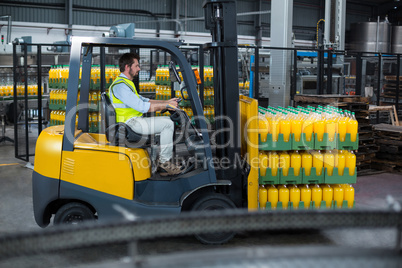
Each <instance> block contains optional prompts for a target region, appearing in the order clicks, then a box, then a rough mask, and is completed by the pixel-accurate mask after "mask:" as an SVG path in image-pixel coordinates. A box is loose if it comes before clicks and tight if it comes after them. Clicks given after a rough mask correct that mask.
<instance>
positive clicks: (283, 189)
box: [279, 185, 289, 209]
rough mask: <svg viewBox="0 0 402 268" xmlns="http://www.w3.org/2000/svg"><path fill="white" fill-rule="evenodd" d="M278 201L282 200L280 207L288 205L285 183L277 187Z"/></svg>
mask: <svg viewBox="0 0 402 268" xmlns="http://www.w3.org/2000/svg"><path fill="white" fill-rule="evenodd" d="M279 202H282V208H283V209H287V208H288V206H289V189H288V188H287V187H286V185H283V186H282V187H280V188H279Z"/></svg>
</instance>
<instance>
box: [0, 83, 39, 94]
mask: <svg viewBox="0 0 402 268" xmlns="http://www.w3.org/2000/svg"><path fill="white" fill-rule="evenodd" d="M41 90H42V94H43V87H42V88H41ZM27 95H28V96H37V95H38V85H37V84H32V83H30V84H28V88H27ZM12 96H14V85H12V84H6V85H1V86H0V97H12ZM17 96H25V85H24V84H18V85H17Z"/></svg>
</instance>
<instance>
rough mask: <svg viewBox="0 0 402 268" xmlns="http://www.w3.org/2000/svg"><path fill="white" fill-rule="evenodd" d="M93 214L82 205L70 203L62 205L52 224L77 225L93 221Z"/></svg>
mask: <svg viewBox="0 0 402 268" xmlns="http://www.w3.org/2000/svg"><path fill="white" fill-rule="evenodd" d="M95 219H96V217H95V215H94V213H93V212H92V211H91V210H90V209H89V208H88V207H87V206H85V205H84V204H81V203H78V202H72V203H68V204H65V205H63V206H62V207H61V208H59V210H57V212H56V215H55V216H54V224H55V225H56V224H79V223H82V222H83V221H91V220H95Z"/></svg>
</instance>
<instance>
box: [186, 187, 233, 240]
mask: <svg viewBox="0 0 402 268" xmlns="http://www.w3.org/2000/svg"><path fill="white" fill-rule="evenodd" d="M233 208H236V205H235V204H234V203H233V202H232V200H230V199H229V198H227V197H226V196H224V195H223V194H218V193H211V194H208V195H206V196H204V197H201V198H200V199H198V200H197V201H196V202H195V203H194V205H193V206H192V209H191V210H192V211H205V210H220V209H233ZM235 234H236V233H235V232H223V233H205V234H196V235H195V238H197V240H198V241H200V242H201V243H203V244H207V245H220V244H225V243H227V242H229V241H230V240H231V239H232V238H233V237H234V236H235Z"/></svg>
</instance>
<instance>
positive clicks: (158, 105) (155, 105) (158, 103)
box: [148, 98, 178, 112]
mask: <svg viewBox="0 0 402 268" xmlns="http://www.w3.org/2000/svg"><path fill="white" fill-rule="evenodd" d="M177 101H178V98H172V99H170V100H149V103H150V104H151V106H150V107H149V110H148V112H155V111H161V110H163V109H166V106H168V105H172V106H173V107H176V108H177V107H178V102H177Z"/></svg>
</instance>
